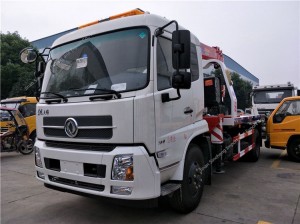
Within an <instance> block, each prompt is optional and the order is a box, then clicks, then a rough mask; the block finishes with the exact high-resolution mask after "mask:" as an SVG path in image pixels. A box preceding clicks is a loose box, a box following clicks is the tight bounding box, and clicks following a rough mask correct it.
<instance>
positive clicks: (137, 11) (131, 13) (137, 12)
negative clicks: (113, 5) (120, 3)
mask: <svg viewBox="0 0 300 224" xmlns="http://www.w3.org/2000/svg"><path fill="white" fill-rule="evenodd" d="M141 14H145V12H144V11H143V10H141V9H134V10H131V11H128V12H123V13H121V14H118V15H114V16H110V17H108V18H106V19H101V20H96V21H94V22H90V23H87V24H84V25H81V26H79V27H78V29H82V28H85V27H87V26H91V25H95V24H97V23H102V22H106V21H109V20H113V19H119V18H122V17H127V16H135V15H141Z"/></svg>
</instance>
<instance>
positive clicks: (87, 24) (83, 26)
mask: <svg viewBox="0 0 300 224" xmlns="http://www.w3.org/2000/svg"><path fill="white" fill-rule="evenodd" d="M97 23H99V21H98V20H96V21H94V22H90V23H86V24H84V25H81V26H79V27H78V29H82V28H85V27H87V26H91V25H95V24H97Z"/></svg>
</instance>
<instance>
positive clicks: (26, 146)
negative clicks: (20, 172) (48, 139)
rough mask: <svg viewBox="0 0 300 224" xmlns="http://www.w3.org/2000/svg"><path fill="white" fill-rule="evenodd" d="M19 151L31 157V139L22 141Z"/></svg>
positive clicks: (19, 144)
mask: <svg viewBox="0 0 300 224" xmlns="http://www.w3.org/2000/svg"><path fill="white" fill-rule="evenodd" d="M18 151H19V152H20V153H22V154H23V155H29V154H31V153H32V152H33V142H32V140H31V139H29V140H28V141H20V142H19V143H18Z"/></svg>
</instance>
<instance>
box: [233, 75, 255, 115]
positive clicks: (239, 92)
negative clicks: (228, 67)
mask: <svg viewBox="0 0 300 224" xmlns="http://www.w3.org/2000/svg"><path fill="white" fill-rule="evenodd" d="M231 80H232V82H233V89H234V92H235V95H236V98H237V106H238V108H239V109H242V110H245V108H247V107H251V101H250V98H249V94H250V92H251V91H252V84H251V82H249V81H245V80H243V79H241V77H240V75H239V74H238V73H235V72H233V73H231Z"/></svg>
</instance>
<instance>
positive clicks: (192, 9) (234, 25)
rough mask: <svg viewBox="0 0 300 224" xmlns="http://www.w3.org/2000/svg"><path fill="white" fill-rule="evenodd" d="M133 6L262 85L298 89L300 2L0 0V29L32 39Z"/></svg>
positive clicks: (299, 71)
mask: <svg viewBox="0 0 300 224" xmlns="http://www.w3.org/2000/svg"><path fill="white" fill-rule="evenodd" d="M134 8H141V9H143V10H144V11H149V12H150V13H152V14H157V15H161V16H164V17H166V18H168V19H175V20H177V21H178V22H179V23H180V24H181V25H182V26H184V27H185V28H186V29H189V30H190V31H191V32H192V33H194V34H195V35H196V36H197V37H198V39H199V40H200V41H201V42H203V43H205V44H207V45H211V46H219V47H220V48H221V49H222V50H223V52H224V53H225V54H227V55H228V56H230V57H231V58H232V59H234V60H235V61H237V62H238V63H240V64H241V65H242V66H243V67H244V68H246V69H247V70H248V71H249V72H251V73H252V74H254V75H255V76H257V77H258V78H259V80H260V84H261V85H267V84H281V83H287V82H288V81H290V82H292V83H293V84H294V85H296V86H297V87H298V88H300V2H299V1H264V2H261V1H158V0H152V1H142V0H140V1H127V0H123V1H114V0H111V1H99V0H98V1H83V0H77V1H76V0H72V1H71V0H60V1H57V0H53V1H50V0H48V1H47V0H39V1H29V0H23V1H11V0H10V1H8V0H2V1H1V32H3V33H6V32H7V31H10V32H14V31H18V32H19V34H20V35H21V36H22V37H26V38H27V39H29V40H30V41H33V40H36V39H40V38H43V37H46V36H49V35H52V34H55V33H58V32H62V31H64V30H67V29H71V28H74V27H77V26H79V25H81V24H84V23H87V22H90V21H94V20H98V19H103V18H106V17H109V16H110V15H114V14H118V13H121V12H124V11H128V10H131V9H134Z"/></svg>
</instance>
